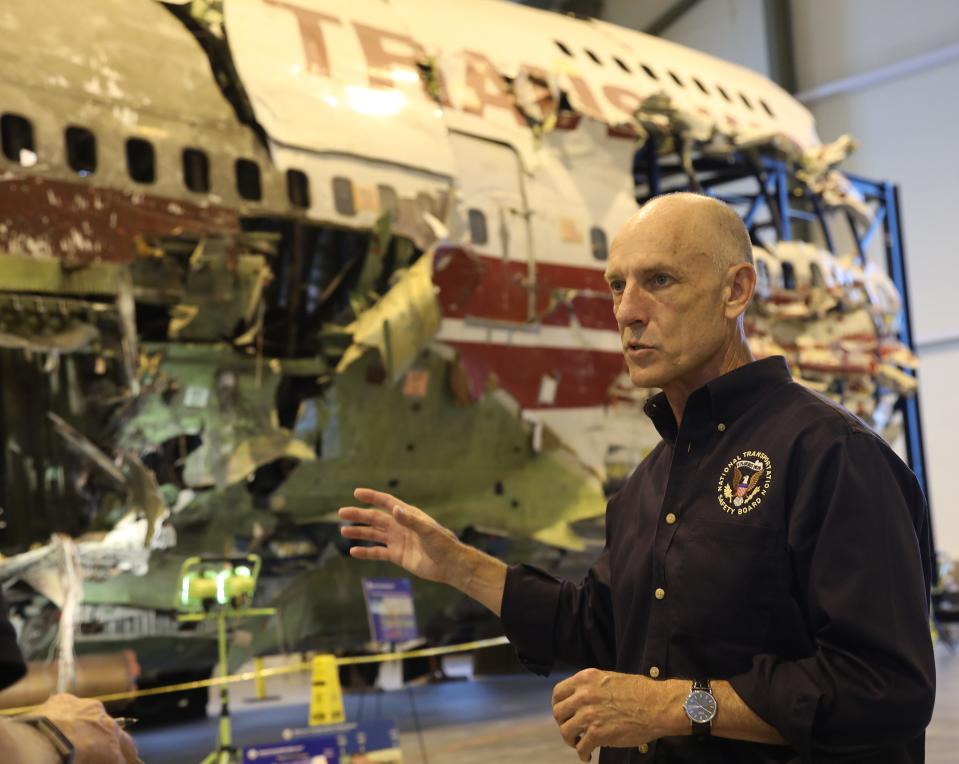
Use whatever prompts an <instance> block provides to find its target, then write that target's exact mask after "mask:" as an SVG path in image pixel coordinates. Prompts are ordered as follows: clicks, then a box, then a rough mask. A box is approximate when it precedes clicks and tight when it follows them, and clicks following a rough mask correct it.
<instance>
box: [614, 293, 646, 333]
mask: <svg viewBox="0 0 959 764" xmlns="http://www.w3.org/2000/svg"><path fill="white" fill-rule="evenodd" d="M613 313H614V315H615V317H616V323H617V324H619V325H620V326H630V325H632V324H642V325H646V324H647V323H649V301H648V300H647V299H646V295H645V293H644V292H643V290H642V289H639V288H638V287H637V286H636V285H634V284H627V285H626V288H625V289H624V290H623V294H622V295H621V296H620V298H619V302H618V303H617V305H616V307H615V309H614V311H613Z"/></svg>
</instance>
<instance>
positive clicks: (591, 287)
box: [437, 255, 616, 331]
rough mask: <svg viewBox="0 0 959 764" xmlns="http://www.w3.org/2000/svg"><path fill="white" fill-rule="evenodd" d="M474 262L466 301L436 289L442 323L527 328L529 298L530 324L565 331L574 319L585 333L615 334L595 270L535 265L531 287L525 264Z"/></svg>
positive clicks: (480, 257) (449, 291)
mask: <svg viewBox="0 0 959 764" xmlns="http://www.w3.org/2000/svg"><path fill="white" fill-rule="evenodd" d="M472 260H473V263H474V264H475V269H476V271H477V272H478V275H477V276H476V277H475V278H476V282H475V284H476V285H475V287H474V288H473V289H472V290H471V292H470V294H469V295H468V297H466V298H465V299H464V295H463V294H462V293H461V292H460V291H457V290H456V289H455V288H454V285H455V284H454V282H452V281H451V282H449V286H447V285H446V284H444V283H440V284H439V286H440V293H439V301H440V308H441V310H442V312H443V315H444V316H445V317H446V318H466V317H467V316H469V317H472V318H483V319H487V320H491V321H506V322H512V323H517V324H527V323H529V322H530V316H529V303H530V293H532V294H533V295H534V297H535V303H534V305H535V308H534V322H535V321H537V320H538V322H539V323H542V324H544V325H546V326H569V325H570V324H571V322H572V317H573V316H575V317H576V321H577V322H578V324H579V325H580V326H582V327H583V328H586V329H602V330H609V331H616V320H615V318H614V317H613V303H612V299H611V297H610V296H609V287H608V286H607V284H606V279H605V278H604V277H603V271H601V270H599V269H597V268H585V267H578V266H572V265H555V264H552V263H543V262H537V263H536V282H535V285H533V284H531V280H530V278H529V272H528V265H527V264H526V263H523V262H515V261H508V260H507V261H504V260H502V259H499V258H495V257H488V256H484V255H475V256H473V258H472ZM437 281H439V280H438V279H437Z"/></svg>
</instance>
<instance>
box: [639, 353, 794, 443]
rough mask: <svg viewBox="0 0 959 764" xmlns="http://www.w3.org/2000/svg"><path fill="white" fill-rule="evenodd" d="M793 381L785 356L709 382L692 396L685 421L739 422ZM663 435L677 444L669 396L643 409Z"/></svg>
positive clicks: (658, 397) (662, 395) (661, 395)
mask: <svg viewBox="0 0 959 764" xmlns="http://www.w3.org/2000/svg"><path fill="white" fill-rule="evenodd" d="M791 380H792V376H791V375H790V373H789V367H788V366H787V365H786V359H785V358H783V357H782V356H781V355H777V356H771V357H770V358H764V359H763V360H761V361H753V362H752V363H748V364H746V365H745V366H740V367H739V368H738V369H733V370H732V371H730V372H729V373H727V374H723V375H722V376H721V377H716V379H713V380H711V381H710V382H707V383H706V384H705V385H703V386H702V387H701V388H699V389H698V390H696V391H695V392H693V393H692V395H690V396H689V400H688V401H687V402H686V408H685V411H684V413H683V419H684V420H686V419H689V420H692V424H694V425H695V424H696V421H695V420H698V419H701V418H704V417H709V418H711V419H712V423H715V424H718V423H723V424H728V423H729V422H731V421H733V420H735V419H737V418H738V417H739V416H741V415H742V414H743V413H745V412H746V411H747V410H748V409H749V408H751V407H752V406H753V404H754V403H756V402H757V401H759V400H760V399H761V398H762V397H764V396H765V395H767V394H768V393H769V392H770V391H772V390H774V389H775V388H777V387H779V386H780V385H783V384H785V383H786V382H789V381H791ZM643 410H644V411H645V412H646V416H648V417H649V418H650V419H651V420H652V422H653V424H654V425H655V426H656V429H657V430H658V431H659V434H660V435H661V436H662V438H663V439H664V440H666V441H667V442H669V443H674V442H675V440H676V436H677V434H678V427H677V424H676V418H675V417H674V416H673V410H672V409H671V408H670V406H669V401H668V400H666V394H665V393H657V394H656V395H654V396H653V397H652V398H650V399H649V400H648V401H647V402H646V405H645V407H644V409H643Z"/></svg>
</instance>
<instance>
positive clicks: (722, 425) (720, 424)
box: [716, 422, 726, 432]
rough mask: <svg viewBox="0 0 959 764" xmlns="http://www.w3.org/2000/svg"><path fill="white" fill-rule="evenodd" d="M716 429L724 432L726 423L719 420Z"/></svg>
mask: <svg viewBox="0 0 959 764" xmlns="http://www.w3.org/2000/svg"><path fill="white" fill-rule="evenodd" d="M716 429H717V430H719V431H720V432H726V425H724V424H723V423H722V422H720V423H719V426H718V427H716Z"/></svg>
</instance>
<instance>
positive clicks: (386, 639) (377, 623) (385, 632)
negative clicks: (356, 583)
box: [363, 578, 420, 644]
mask: <svg viewBox="0 0 959 764" xmlns="http://www.w3.org/2000/svg"><path fill="white" fill-rule="evenodd" d="M363 597H364V598H365V600H366V612H367V615H368V616H369V619H370V637H371V638H372V640H373V641H374V642H379V643H392V644H395V643H397V642H410V641H412V640H415V639H419V637H420V632H419V629H418V628H417V626H416V612H415V610H414V609H413V589H412V587H411V586H410V580H409V579H408V578H364V579H363Z"/></svg>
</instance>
